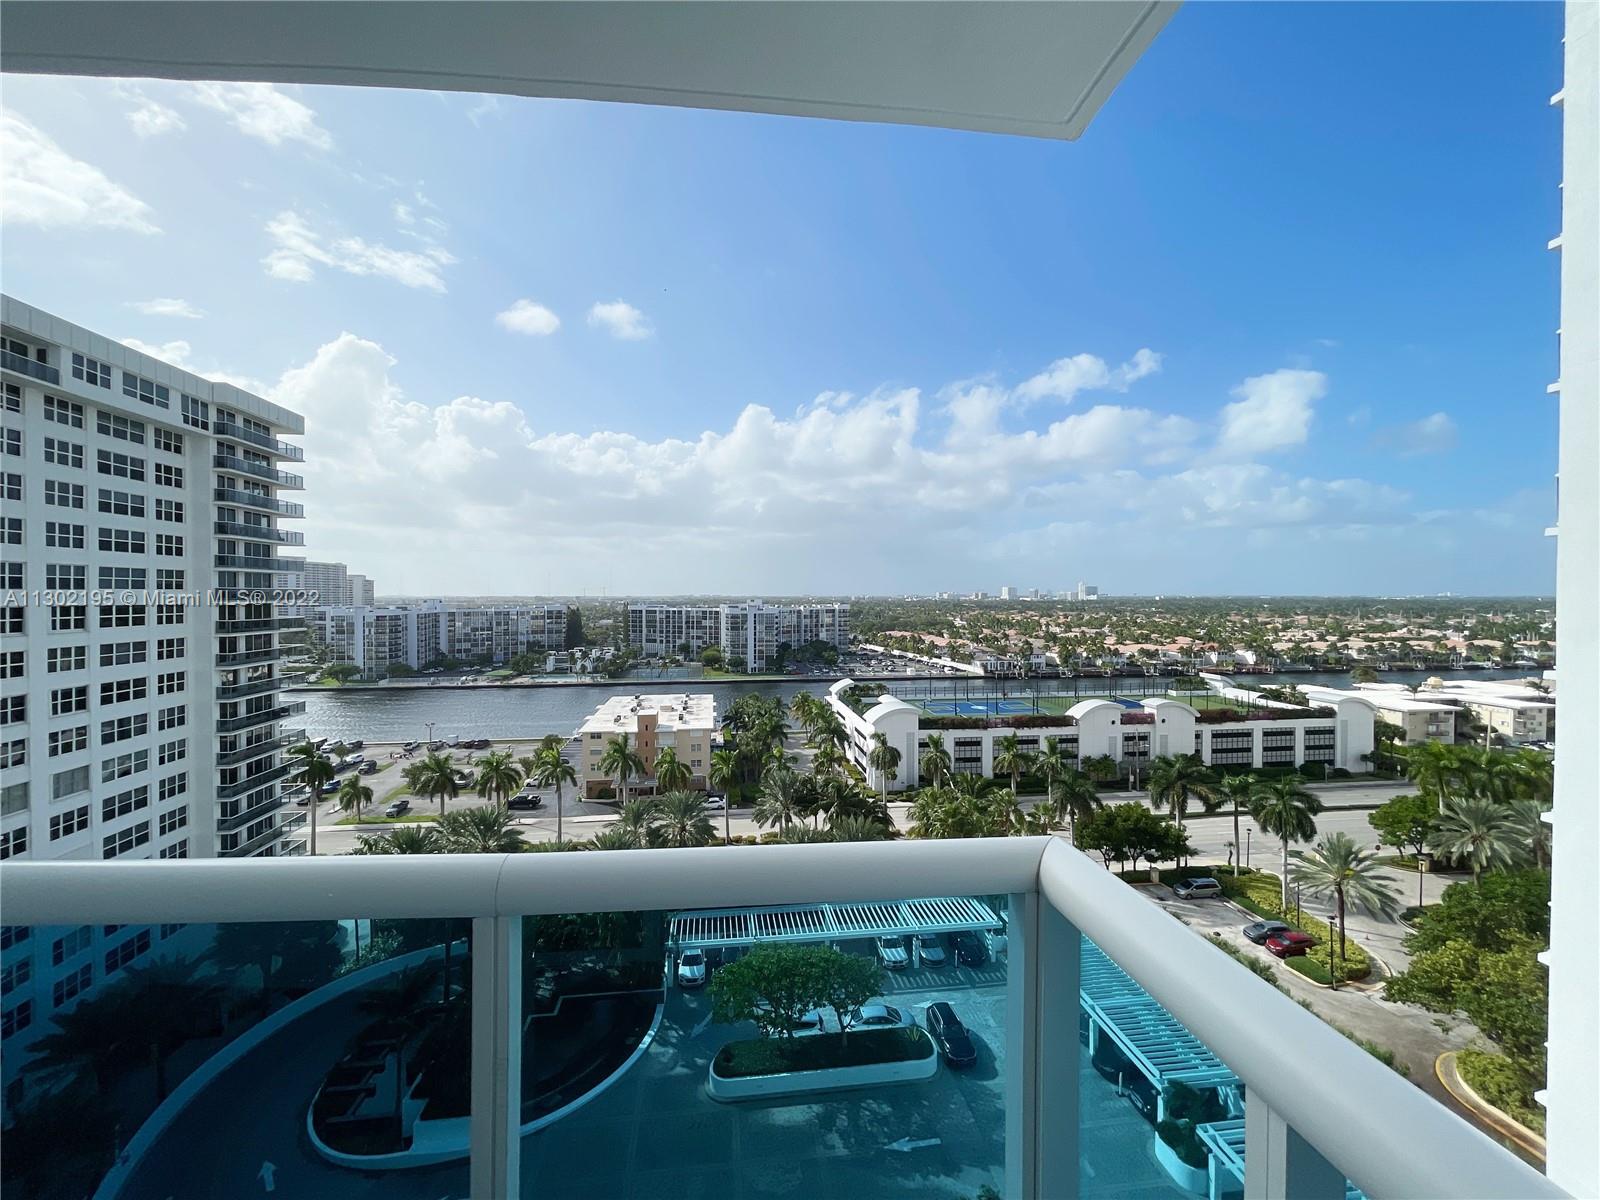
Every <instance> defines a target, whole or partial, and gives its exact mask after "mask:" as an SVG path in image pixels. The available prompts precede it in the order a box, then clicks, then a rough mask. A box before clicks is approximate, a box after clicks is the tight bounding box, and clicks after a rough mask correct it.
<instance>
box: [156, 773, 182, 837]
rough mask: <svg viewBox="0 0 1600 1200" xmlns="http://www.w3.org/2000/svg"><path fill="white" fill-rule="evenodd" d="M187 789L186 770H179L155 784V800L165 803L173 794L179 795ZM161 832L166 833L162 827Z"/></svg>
mask: <svg viewBox="0 0 1600 1200" xmlns="http://www.w3.org/2000/svg"><path fill="white" fill-rule="evenodd" d="M188 790H189V776H188V773H187V772H180V773H179V774H177V775H168V776H167V777H166V778H165V779H163V780H161V781H160V782H159V783H157V784H156V801H157V802H158V803H161V804H165V803H166V802H167V801H168V800H171V799H172V798H173V797H174V796H181V795H183V794H184V793H185V792H187V791H188ZM161 832H162V833H166V832H167V831H166V830H165V829H163V830H162V831H161Z"/></svg>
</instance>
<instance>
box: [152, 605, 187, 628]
mask: <svg viewBox="0 0 1600 1200" xmlns="http://www.w3.org/2000/svg"><path fill="white" fill-rule="evenodd" d="M156 624H157V625H182V624H183V605H181V604H159V603H158V604H157V605H156Z"/></svg>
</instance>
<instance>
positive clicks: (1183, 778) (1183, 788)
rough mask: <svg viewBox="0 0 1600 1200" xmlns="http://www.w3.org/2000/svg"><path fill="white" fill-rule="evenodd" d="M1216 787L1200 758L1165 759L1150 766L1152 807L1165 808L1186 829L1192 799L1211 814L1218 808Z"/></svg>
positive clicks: (1180, 757) (1159, 759) (1164, 756)
mask: <svg viewBox="0 0 1600 1200" xmlns="http://www.w3.org/2000/svg"><path fill="white" fill-rule="evenodd" d="M1215 783H1216V777H1215V776H1213V775H1212V774H1211V772H1210V771H1209V770H1208V769H1207V768H1206V765H1205V764H1204V763H1203V762H1201V761H1200V756H1199V755H1198V754H1177V755H1163V756H1162V757H1160V758H1158V759H1156V760H1155V761H1154V762H1153V763H1151V764H1150V804H1151V806H1152V807H1153V808H1162V807H1165V808H1166V809H1167V811H1168V812H1169V813H1170V814H1171V816H1172V819H1173V820H1174V821H1175V822H1177V825H1178V828H1179V829H1182V828H1183V821H1184V817H1185V815H1186V814H1187V813H1188V811H1189V801H1190V799H1195V800H1198V801H1200V803H1201V805H1202V807H1204V808H1205V809H1206V811H1207V812H1209V811H1211V810H1212V809H1213V808H1215V807H1216V799H1215V796H1216V793H1215V792H1214V790H1213V785H1214V784H1215Z"/></svg>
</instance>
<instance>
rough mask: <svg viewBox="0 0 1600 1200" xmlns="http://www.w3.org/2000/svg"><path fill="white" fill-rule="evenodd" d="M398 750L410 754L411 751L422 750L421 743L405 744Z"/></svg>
mask: <svg viewBox="0 0 1600 1200" xmlns="http://www.w3.org/2000/svg"><path fill="white" fill-rule="evenodd" d="M400 749H402V750H404V751H405V752H406V753H407V754H410V753H411V752H412V751H413V750H420V749H422V743H421V742H407V743H406V744H405V745H404V746H401V747H400Z"/></svg>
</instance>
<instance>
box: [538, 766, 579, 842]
mask: <svg viewBox="0 0 1600 1200" xmlns="http://www.w3.org/2000/svg"><path fill="white" fill-rule="evenodd" d="M528 774H529V775H530V776H532V778H533V781H534V782H535V783H537V784H538V785H539V786H540V787H553V788H555V790H556V845H558V846H559V845H561V843H562V841H563V840H564V838H563V834H562V828H561V821H562V812H561V810H562V808H563V805H562V802H561V785H562V784H566V783H570V784H571V785H572V786H573V787H577V786H578V774H577V772H576V771H574V770H573V769H572V764H571V763H569V762H568V761H567V760H566V758H565V757H564V756H563V755H562V753H561V747H560V746H559V745H555V746H541V747H540V748H539V749H538V750H536V751H534V753H533V761H532V765H531V766H530V767H529V769H528Z"/></svg>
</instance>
